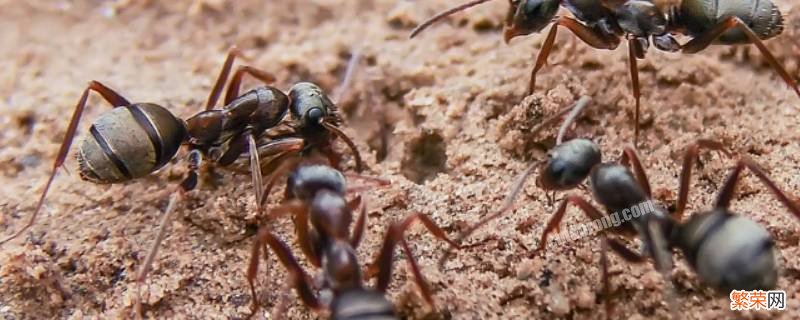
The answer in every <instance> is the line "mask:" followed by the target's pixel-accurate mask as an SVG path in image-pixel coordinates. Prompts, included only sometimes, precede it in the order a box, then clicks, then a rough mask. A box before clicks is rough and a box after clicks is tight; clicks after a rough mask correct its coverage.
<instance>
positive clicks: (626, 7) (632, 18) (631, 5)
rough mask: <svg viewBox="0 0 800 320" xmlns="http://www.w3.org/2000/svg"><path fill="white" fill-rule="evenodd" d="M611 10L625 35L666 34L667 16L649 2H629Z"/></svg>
mask: <svg viewBox="0 0 800 320" xmlns="http://www.w3.org/2000/svg"><path fill="white" fill-rule="evenodd" d="M612 10H614V12H615V13H616V15H617V22H618V23H619V26H620V27H621V28H622V30H624V31H625V32H627V33H630V34H633V35H635V36H639V37H647V36H650V35H663V34H665V33H666V32H667V15H666V14H665V13H663V12H661V10H660V9H659V8H658V6H656V5H655V4H653V3H652V2H651V1H642V0H631V1H627V2H625V3H624V4H622V5H619V6H617V7H614V8H612Z"/></svg>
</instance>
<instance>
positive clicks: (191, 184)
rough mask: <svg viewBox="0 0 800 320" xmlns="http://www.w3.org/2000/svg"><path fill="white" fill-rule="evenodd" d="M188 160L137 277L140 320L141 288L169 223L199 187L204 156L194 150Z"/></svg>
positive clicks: (136, 302) (139, 317)
mask: <svg viewBox="0 0 800 320" xmlns="http://www.w3.org/2000/svg"><path fill="white" fill-rule="evenodd" d="M188 158H189V161H188V162H189V165H188V167H189V173H188V175H187V176H186V178H184V180H183V181H182V182H181V184H180V187H178V188H177V190H176V191H174V192H173V193H172V195H171V196H170V199H169V202H168V203H167V208H166V209H165V210H164V213H163V214H162V215H161V222H159V225H158V233H157V234H156V239H155V241H153V244H152V245H151V246H150V250H148V252H147V256H146V258H145V260H144V263H142V266H141V267H139V272H138V274H137V276H136V301H135V303H134V310H135V311H136V317H137V318H138V319H141V317H142V302H141V300H142V299H141V287H142V285H143V284H144V281H145V280H146V279H147V273H148V272H150V266H151V265H152V264H153V260H154V259H155V258H156V254H158V248H159V247H160V246H161V241H163V240H164V237H165V236H166V234H167V229H168V227H169V223H170V222H172V214H173V213H174V212H175V206H176V205H177V204H178V202H180V201H181V200H183V196H184V194H185V193H187V192H189V191H192V190H194V188H195V187H196V186H197V170H198V168H200V163H201V162H202V159H203V155H202V153H200V151H199V150H192V151H191V152H190V153H189V156H188Z"/></svg>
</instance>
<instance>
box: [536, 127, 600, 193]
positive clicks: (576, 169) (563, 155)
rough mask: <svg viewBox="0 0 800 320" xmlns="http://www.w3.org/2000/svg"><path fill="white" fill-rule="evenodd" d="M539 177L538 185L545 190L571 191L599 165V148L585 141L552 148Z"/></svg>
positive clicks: (570, 141) (576, 141)
mask: <svg viewBox="0 0 800 320" xmlns="http://www.w3.org/2000/svg"><path fill="white" fill-rule="evenodd" d="M547 156H548V160H547V163H545V164H544V168H543V170H542V171H541V174H540V175H539V179H538V182H539V184H540V185H541V186H542V187H543V188H545V189H547V190H565V189H571V188H574V187H576V186H578V184H580V183H581V182H583V180H584V179H586V177H587V176H589V173H590V172H591V170H592V168H593V167H594V166H595V165H597V164H599V163H600V160H601V154H600V148H599V147H598V146H597V145H596V144H595V143H594V142H592V141H590V140H586V139H572V140H569V141H567V142H564V143H562V144H560V145H557V146H555V147H553V149H552V150H550V152H548V154H547Z"/></svg>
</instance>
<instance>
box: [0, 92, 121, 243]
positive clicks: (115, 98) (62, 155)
mask: <svg viewBox="0 0 800 320" xmlns="http://www.w3.org/2000/svg"><path fill="white" fill-rule="evenodd" d="M90 91H94V92H97V93H98V94H100V96H102V97H103V99H104V100H106V102H108V103H109V104H110V105H111V106H112V107H115V108H116V107H122V106H129V105H131V103H130V102H128V100H127V99H125V98H124V97H123V96H121V95H120V94H118V93H116V92H115V91H114V90H112V89H111V88H109V87H106V86H105V85H104V84H102V83H100V82H98V81H94V80H93V81H90V82H89V84H88V86H87V87H86V89H84V90H83V93H82V94H81V97H80V99H78V103H77V104H76V105H75V111H73V113H72V119H70V121H69V125H68V126H67V133H66V134H65V135H64V141H63V142H61V147H60V148H59V149H58V155H57V156H56V160H55V162H53V169H52V171H51V172H50V177H49V178H48V179H47V183H46V184H45V186H44V190H43V191H42V195H41V196H40V197H39V202H38V203H37V204H36V208H35V209H34V210H33V214H32V215H31V217H30V218H29V219H28V222H27V223H25V225H24V226H22V228H21V229H19V231H17V232H15V233H14V234H13V235H11V236H9V237H8V238H5V239H3V240H2V241H0V246H2V245H3V244H5V243H6V242H9V241H11V240H14V239H15V238H17V237H18V236H20V235H21V234H22V233H24V232H25V230H28V228H30V227H31V226H33V224H34V223H35V222H36V216H38V215H39V211H41V210H42V206H43V205H44V199H45V197H47V192H48V191H50V186H51V185H52V184H53V180H54V179H55V177H56V174H57V173H58V170H59V169H61V166H63V165H64V161H65V160H66V158H67V154H68V153H69V147H70V146H71V145H72V141H73V140H74V139H75V132H76V131H77V130H78V123H80V120H81V116H82V115H83V110H84V109H85V107H86V100H87V99H88V97H89V92H90Z"/></svg>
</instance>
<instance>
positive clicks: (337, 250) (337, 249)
mask: <svg viewBox="0 0 800 320" xmlns="http://www.w3.org/2000/svg"><path fill="white" fill-rule="evenodd" d="M322 268H323V269H324V270H325V275H326V278H327V279H328V280H329V281H330V282H331V289H333V290H342V289H348V288H356V287H359V286H360V285H361V270H360V269H359V265H358V258H356V255H355V253H354V252H353V247H351V246H350V244H349V243H347V242H345V241H341V240H334V241H333V242H331V244H330V246H329V249H328V250H325V255H324V257H323V259H322Z"/></svg>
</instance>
